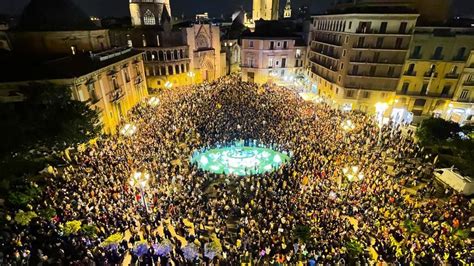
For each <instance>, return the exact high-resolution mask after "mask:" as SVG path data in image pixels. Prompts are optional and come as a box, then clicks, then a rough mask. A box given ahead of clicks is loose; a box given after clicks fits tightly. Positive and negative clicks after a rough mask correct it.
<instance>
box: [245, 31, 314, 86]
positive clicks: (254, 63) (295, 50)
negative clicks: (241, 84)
mask: <svg viewBox="0 0 474 266" xmlns="http://www.w3.org/2000/svg"><path fill="white" fill-rule="evenodd" d="M297 40H298V39H297V38H295V37H265V36H264V35H261V36H258V34H256V35H252V36H243V37H242V58H241V69H242V80H243V81H248V82H255V83H257V84H264V83H268V82H270V83H272V82H278V81H279V80H285V79H288V78H290V77H293V78H294V76H295V75H297V74H298V73H300V72H303V71H304V67H303V61H304V56H305V51H306V47H305V46H303V45H301V44H299V42H297Z"/></svg>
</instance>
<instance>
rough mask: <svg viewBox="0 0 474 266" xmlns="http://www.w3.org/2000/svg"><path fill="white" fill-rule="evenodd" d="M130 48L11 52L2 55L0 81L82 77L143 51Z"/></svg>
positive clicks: (0, 59)
mask: <svg viewBox="0 0 474 266" xmlns="http://www.w3.org/2000/svg"><path fill="white" fill-rule="evenodd" d="M141 53H142V52H141V51H138V50H134V49H131V48H116V49H111V50H108V51H105V52H102V53H98V54H78V55H71V56H67V57H62V58H58V59H52V60H51V59H50V60H45V59H39V58H38V59H35V60H31V58H25V57H21V56H16V55H13V54H8V55H4V56H2V58H0V61H3V62H5V64H1V65H0V71H1V72H2V73H3V74H4V75H1V76H0V82H21V81H40V80H54V79H70V78H76V77H81V76H84V75H86V74H89V73H92V72H94V71H97V70H99V69H102V68H105V67H107V66H110V65H113V64H115V63H117V62H120V61H122V60H125V59H127V58H130V57H133V56H136V55H139V54H141Z"/></svg>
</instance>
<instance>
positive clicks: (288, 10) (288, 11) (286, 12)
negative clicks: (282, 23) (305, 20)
mask: <svg viewBox="0 0 474 266" xmlns="http://www.w3.org/2000/svg"><path fill="white" fill-rule="evenodd" d="M283 18H291V0H286V5H285V10H284V12H283Z"/></svg>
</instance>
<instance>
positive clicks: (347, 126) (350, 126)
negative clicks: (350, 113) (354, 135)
mask: <svg viewBox="0 0 474 266" xmlns="http://www.w3.org/2000/svg"><path fill="white" fill-rule="evenodd" d="M341 127H342V132H343V134H344V141H345V140H346V133H347V132H349V131H352V130H354V128H355V125H354V123H352V121H351V120H350V119H348V120H345V121H344V122H342V124H341Z"/></svg>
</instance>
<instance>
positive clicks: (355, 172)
mask: <svg viewBox="0 0 474 266" xmlns="http://www.w3.org/2000/svg"><path fill="white" fill-rule="evenodd" d="M342 173H343V174H344V177H346V178H347V180H348V181H349V190H348V192H349V191H350V190H351V189H352V183H353V182H357V181H362V180H363V179H364V175H363V174H362V173H361V172H360V171H359V167H358V166H351V167H344V168H342ZM346 197H347V195H346Z"/></svg>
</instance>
